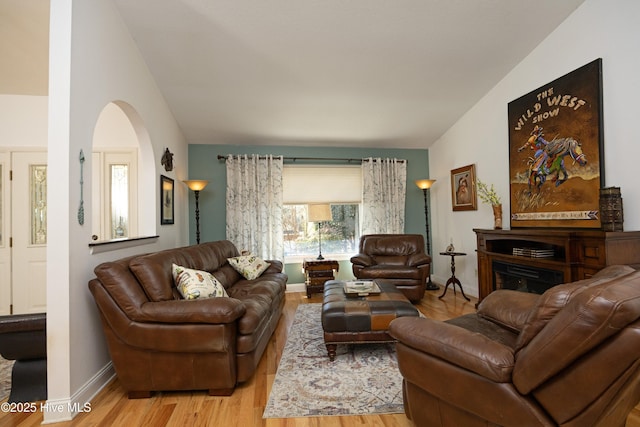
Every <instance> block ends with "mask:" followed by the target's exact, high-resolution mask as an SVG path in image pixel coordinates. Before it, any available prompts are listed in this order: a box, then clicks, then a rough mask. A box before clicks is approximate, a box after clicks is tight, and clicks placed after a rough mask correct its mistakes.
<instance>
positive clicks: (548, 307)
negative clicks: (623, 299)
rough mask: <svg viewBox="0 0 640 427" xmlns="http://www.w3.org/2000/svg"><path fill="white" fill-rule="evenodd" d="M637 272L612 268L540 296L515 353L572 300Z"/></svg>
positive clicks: (624, 267)
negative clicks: (586, 291)
mask: <svg viewBox="0 0 640 427" xmlns="http://www.w3.org/2000/svg"><path fill="white" fill-rule="evenodd" d="M634 271H635V270H634V269H633V268H631V267H628V266H610V267H607V268H605V269H604V270H602V271H601V272H599V273H598V274H596V275H594V276H593V277H591V278H589V279H585V280H578V281H577V282H572V283H566V284H563V285H557V286H554V287H552V288H551V289H549V290H547V291H546V292H545V293H544V294H542V295H541V296H540V298H539V299H538V301H537V302H536V304H535V305H534V306H533V308H532V309H531V311H530V312H529V317H528V318H527V322H526V324H525V325H524V327H523V328H522V332H521V333H520V335H519V336H518V341H517V342H516V348H515V351H516V352H517V351H519V350H521V349H522V348H523V347H525V346H526V345H527V344H529V342H530V341H531V340H532V339H533V338H534V337H535V336H536V335H538V333H539V332H540V331H541V330H542V329H543V328H544V327H545V326H546V325H547V323H548V322H549V320H551V319H552V318H553V317H554V316H555V315H556V314H557V313H558V312H559V311H560V310H561V309H562V308H563V307H564V306H566V305H567V304H568V303H569V301H571V299H572V298H573V297H574V296H576V295H578V294H580V293H581V292H583V291H584V290H585V289H588V288H590V287H593V286H597V285H601V284H603V283H607V282H610V281H611V280H614V279H615V278H616V277H619V276H624V275H626V274H630V273H632V272H634Z"/></svg>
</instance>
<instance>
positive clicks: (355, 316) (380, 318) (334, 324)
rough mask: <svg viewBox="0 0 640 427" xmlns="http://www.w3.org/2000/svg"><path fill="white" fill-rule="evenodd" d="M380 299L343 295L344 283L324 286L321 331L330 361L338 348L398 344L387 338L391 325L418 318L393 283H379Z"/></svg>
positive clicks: (374, 296) (336, 282)
mask: <svg viewBox="0 0 640 427" xmlns="http://www.w3.org/2000/svg"><path fill="white" fill-rule="evenodd" d="M376 283H377V284H378V287H379V288H380V294H379V295H369V296H360V297H352V296H347V295H346V294H345V292H344V282H343V281H339V280H329V281H328V282H326V283H325V284H324V298H323V301H322V314H321V319H322V329H323V330H324V343H325V345H326V346H327V352H328V353H329V360H332V361H333V360H334V359H335V357H336V347H337V345H338V344H358V343H376V342H393V341H395V340H394V339H393V338H391V336H390V335H389V334H388V329H389V323H391V321H392V320H393V319H395V318H398V317H403V316H419V315H420V313H419V312H418V309H417V308H415V307H414V306H413V304H411V302H410V301H409V300H408V299H407V297H405V296H404V294H403V293H402V291H399V290H398V289H397V288H396V287H395V286H394V285H393V283H391V282H389V281H386V280H376Z"/></svg>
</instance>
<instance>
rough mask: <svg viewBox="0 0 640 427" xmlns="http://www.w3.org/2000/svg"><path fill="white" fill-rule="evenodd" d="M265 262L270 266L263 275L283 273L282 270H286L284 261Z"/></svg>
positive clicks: (271, 260)
mask: <svg viewBox="0 0 640 427" xmlns="http://www.w3.org/2000/svg"><path fill="white" fill-rule="evenodd" d="M265 261H266V262H268V263H269V264H270V265H269V268H267V269H266V270H265V271H264V272H263V273H262V274H272V273H282V269H283V268H284V265H283V264H282V261H279V260H275V259H267V260H265Z"/></svg>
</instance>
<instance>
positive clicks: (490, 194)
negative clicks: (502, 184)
mask: <svg viewBox="0 0 640 427" xmlns="http://www.w3.org/2000/svg"><path fill="white" fill-rule="evenodd" d="M477 187H478V196H479V197H480V200H482V201H483V202H484V203H487V204H489V205H491V207H492V208H493V222H494V224H493V228H495V229H501V228H502V202H501V200H500V196H499V195H498V193H496V190H495V188H493V184H491V187H489V186H488V185H487V184H485V183H484V182H482V181H480V180H478V185H477Z"/></svg>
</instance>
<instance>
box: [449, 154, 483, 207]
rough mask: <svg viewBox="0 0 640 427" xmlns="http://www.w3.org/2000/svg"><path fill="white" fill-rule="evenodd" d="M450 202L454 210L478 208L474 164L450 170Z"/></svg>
mask: <svg viewBox="0 0 640 427" xmlns="http://www.w3.org/2000/svg"><path fill="white" fill-rule="evenodd" d="M451 202H452V204H453V210H454V211H475V210H477V209H478V195H477V193H476V165H469V166H463V167H461V168H458V169H453V170H452V171H451Z"/></svg>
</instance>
